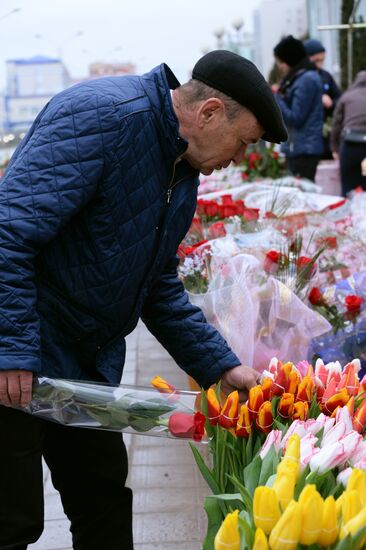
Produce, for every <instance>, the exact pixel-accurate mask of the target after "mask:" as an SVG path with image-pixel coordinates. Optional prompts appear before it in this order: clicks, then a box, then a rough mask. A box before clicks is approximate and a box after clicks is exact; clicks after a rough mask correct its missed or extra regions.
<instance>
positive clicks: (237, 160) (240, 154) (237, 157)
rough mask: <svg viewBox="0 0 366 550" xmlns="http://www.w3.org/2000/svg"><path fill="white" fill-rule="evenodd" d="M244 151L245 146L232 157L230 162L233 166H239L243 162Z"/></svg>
mask: <svg viewBox="0 0 366 550" xmlns="http://www.w3.org/2000/svg"><path fill="white" fill-rule="evenodd" d="M246 150H247V146H246V145H242V146H241V147H240V149H238V150H237V152H236V153H235V155H234V156H233V158H232V161H233V162H235V164H240V163H241V162H242V161H243V160H244V157H245V151H246Z"/></svg>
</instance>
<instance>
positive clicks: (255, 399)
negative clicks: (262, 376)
mask: <svg viewBox="0 0 366 550" xmlns="http://www.w3.org/2000/svg"><path fill="white" fill-rule="evenodd" d="M263 401H264V399H263V392H262V387H261V386H254V387H253V388H250V390H249V397H248V409H249V413H250V416H251V418H253V419H255V418H256V417H257V414H258V411H259V408H260V406H261V405H262V403H263Z"/></svg>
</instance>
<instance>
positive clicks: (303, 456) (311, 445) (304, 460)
mask: <svg viewBox="0 0 366 550" xmlns="http://www.w3.org/2000/svg"><path fill="white" fill-rule="evenodd" d="M317 441H318V438H317V437H315V436H314V435H313V434H312V433H308V434H307V435H306V436H305V437H303V438H302V439H300V462H301V467H302V469H303V468H304V467H305V466H306V465H307V464H308V463H309V462H310V460H311V458H312V457H313V456H314V455H315V454H317V453H319V451H320V449H319V447H316V446H315V444H316V442H317Z"/></svg>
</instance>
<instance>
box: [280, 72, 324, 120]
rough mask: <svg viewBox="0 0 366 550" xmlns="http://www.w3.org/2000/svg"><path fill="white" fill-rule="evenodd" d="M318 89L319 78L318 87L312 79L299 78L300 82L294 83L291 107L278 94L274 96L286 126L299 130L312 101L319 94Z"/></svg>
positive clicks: (311, 105)
mask: <svg viewBox="0 0 366 550" xmlns="http://www.w3.org/2000/svg"><path fill="white" fill-rule="evenodd" d="M299 80H300V79H299ZM320 88H321V82H320V78H319V86H318V85H317V83H316V81H315V80H313V79H312V78H301V82H295V85H294V90H293V96H292V101H291V105H288V103H287V102H286V100H285V99H284V98H282V97H281V96H280V95H279V94H275V98H276V100H277V103H278V105H279V107H280V109H281V112H282V116H283V119H284V121H285V124H286V125H287V126H289V127H293V128H301V126H302V125H303V124H304V122H305V121H306V119H307V117H308V116H309V113H310V111H311V110H312V108H313V103H314V100H315V99H316V96H317V95H318V94H319V91H320ZM319 101H320V94H319Z"/></svg>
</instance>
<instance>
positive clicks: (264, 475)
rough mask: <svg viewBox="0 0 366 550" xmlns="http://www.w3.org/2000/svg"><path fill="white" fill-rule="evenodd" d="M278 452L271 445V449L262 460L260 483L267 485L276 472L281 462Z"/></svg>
mask: <svg viewBox="0 0 366 550" xmlns="http://www.w3.org/2000/svg"><path fill="white" fill-rule="evenodd" d="M279 461H280V460H279V458H278V453H277V451H276V449H275V447H274V445H272V446H271V448H270V450H269V451H268V453H267V454H266V456H265V457H264V459H263V460H262V465H261V470H260V475H259V481H258V485H265V484H266V483H267V480H268V478H269V477H270V476H272V475H273V474H275V473H276V470H277V466H278V463H279Z"/></svg>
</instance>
